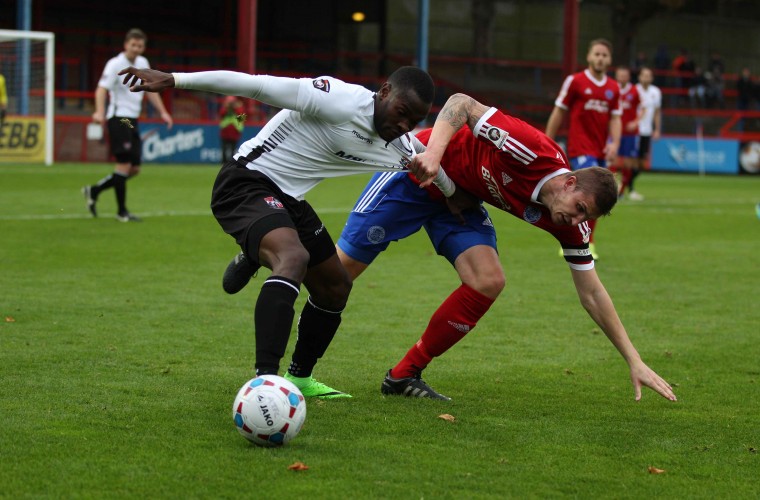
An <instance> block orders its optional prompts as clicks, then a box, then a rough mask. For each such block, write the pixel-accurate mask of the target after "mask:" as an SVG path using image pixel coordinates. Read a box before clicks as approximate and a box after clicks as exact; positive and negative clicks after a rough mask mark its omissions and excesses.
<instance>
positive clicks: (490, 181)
mask: <svg viewBox="0 0 760 500" xmlns="http://www.w3.org/2000/svg"><path fill="white" fill-rule="evenodd" d="M480 173H481V174H482V176H483V180H484V181H485V183H486V188H488V192H489V193H491V196H492V197H493V199H494V201H496V203H497V205H498V206H500V207H501V208H503V209H504V210H506V211H507V212H511V211H512V205H510V204H509V203H507V200H505V199H504V197H503V196H502V195H501V192H500V191H499V184H498V183H497V182H496V179H494V178H493V177H491V172H489V171H488V169H487V168H486V167H485V166H481V167H480Z"/></svg>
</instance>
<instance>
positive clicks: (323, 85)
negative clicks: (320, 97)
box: [311, 78, 330, 92]
mask: <svg viewBox="0 0 760 500" xmlns="http://www.w3.org/2000/svg"><path fill="white" fill-rule="evenodd" d="M311 84H312V85H314V88H315V89H317V90H321V91H322V92H330V80H327V79H325V78H317V79H316V80H312V81H311Z"/></svg>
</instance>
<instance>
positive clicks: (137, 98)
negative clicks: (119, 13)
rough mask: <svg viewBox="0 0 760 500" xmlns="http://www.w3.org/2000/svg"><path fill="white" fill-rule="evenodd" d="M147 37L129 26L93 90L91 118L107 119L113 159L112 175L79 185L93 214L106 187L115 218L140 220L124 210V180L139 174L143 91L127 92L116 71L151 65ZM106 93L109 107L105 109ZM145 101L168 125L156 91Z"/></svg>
mask: <svg viewBox="0 0 760 500" xmlns="http://www.w3.org/2000/svg"><path fill="white" fill-rule="evenodd" d="M147 41H148V38H147V36H146V35H145V33H143V32H142V30H139V29H136V28H135V29H131V30H129V31H128V32H127V35H126V37H125V38H124V52H122V53H120V54H119V55H117V56H116V57H113V58H111V59H109V61H108V62H107V63H106V67H105V69H103V74H102V75H101V77H100V81H98V88H97V89H95V112H94V113H93V114H92V120H93V121H94V122H95V123H99V124H103V122H105V121H106V118H108V135H109V143H110V149H111V154H112V155H113V156H114V157H115V158H116V166H115V167H114V172H113V174H109V175H107V176H106V177H104V178H103V179H101V180H100V181H98V183H97V184H94V185H92V186H85V187H83V188H82V194H84V198H85V201H86V203H87V208H88V209H89V210H90V212H91V213H92V216H93V217H97V216H98V212H97V209H96V206H95V204H96V203H97V201H98V196H99V195H100V193H101V192H102V191H104V190H106V189H108V188H114V191H115V192H116V204H117V205H118V212H117V215H116V218H117V219H118V220H119V221H121V222H139V221H140V219H139V217H137V216H135V215H133V214H131V213H130V212H129V210H127V179H130V178H132V177H134V176H136V175H137V174H139V173H140V164H141V162H142V161H141V160H142V141H141V140H140V130H139V128H138V124H137V119H138V118H139V117H140V113H141V112H142V101H143V96H144V95H145V94H143V93H142V92H139V93H133V92H130V91H129V89H127V88H126V87H125V86H124V85H121V84H120V81H119V80H120V79H119V75H118V73H119V71H121V70H122V69H124V68H125V67H127V66H134V67H136V68H150V64H149V63H148V60H147V59H146V58H145V57H143V56H142V54H143V52H145V44H146V43H147ZM106 94H108V110H107V111H106ZM148 100H150V102H151V104H153V106H154V107H155V108H156V109H157V110H158V112H159V113H160V114H161V119H162V120H164V121H165V122H166V124H167V125H168V126H169V128H171V126H172V124H173V120H172V117H171V115H170V114H169V113H168V112H167V111H166V108H165V107H164V103H163V101H161V97H160V96H159V95H158V94H148Z"/></svg>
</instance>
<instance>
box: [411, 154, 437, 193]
mask: <svg viewBox="0 0 760 500" xmlns="http://www.w3.org/2000/svg"><path fill="white" fill-rule="evenodd" d="M440 163H441V160H440V158H437V159H436V158H433V157H428V153H420V154H418V155H417V156H415V157H414V158H412V162H411V163H410V164H409V166H408V167H407V168H408V169H409V170H411V172H412V173H413V174H414V176H415V177H416V178H417V180H418V181H420V187H428V186H429V185H430V184H432V183H433V181H434V180H435V178H436V176H437V175H438V169H439V168H440Z"/></svg>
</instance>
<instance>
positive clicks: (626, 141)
mask: <svg viewBox="0 0 760 500" xmlns="http://www.w3.org/2000/svg"><path fill="white" fill-rule="evenodd" d="M618 156H621V157H623V158H638V157H639V136H637V135H624V136H623V137H621V138H620V147H619V148H618Z"/></svg>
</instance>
